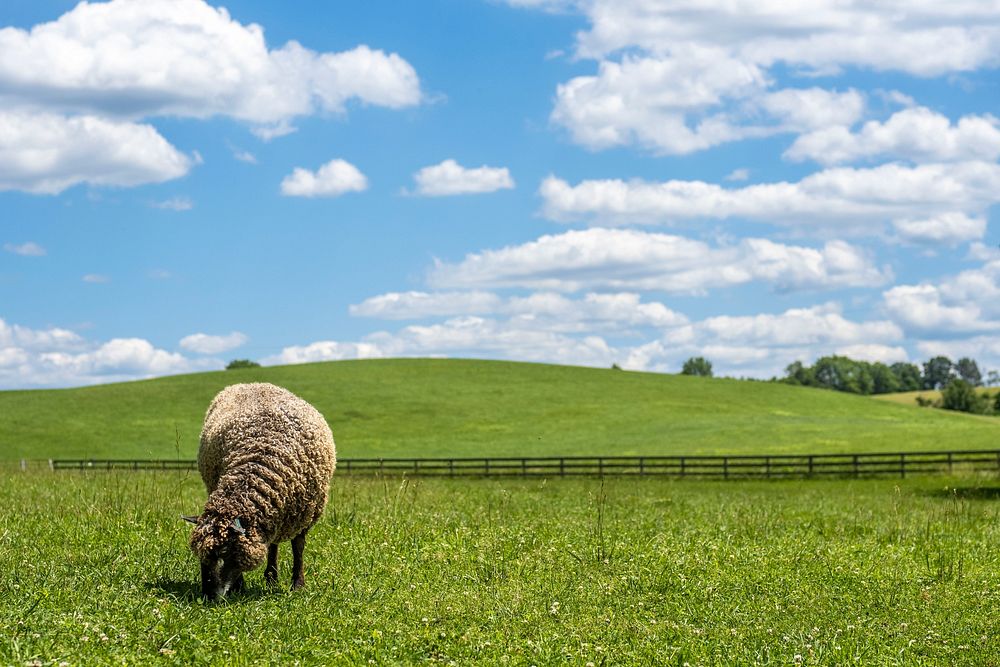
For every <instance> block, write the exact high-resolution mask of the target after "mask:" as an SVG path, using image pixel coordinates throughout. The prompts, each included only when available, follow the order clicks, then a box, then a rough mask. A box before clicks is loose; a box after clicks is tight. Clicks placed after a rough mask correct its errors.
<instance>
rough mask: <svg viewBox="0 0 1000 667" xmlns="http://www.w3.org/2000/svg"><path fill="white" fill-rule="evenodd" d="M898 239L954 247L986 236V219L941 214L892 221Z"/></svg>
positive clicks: (958, 214) (959, 214) (955, 214)
mask: <svg viewBox="0 0 1000 667" xmlns="http://www.w3.org/2000/svg"><path fill="white" fill-rule="evenodd" d="M892 226H893V227H894V228H895V230H896V232H897V233H898V234H899V236H900V238H902V239H903V240H904V241H908V242H910V243H929V244H944V245H948V246H952V247H954V246H956V245H958V244H959V243H963V242H965V241H973V240H975V239H981V238H983V236H985V235H986V218H984V217H970V216H968V215H965V214H964V213H942V214H941V215H937V216H934V217H932V218H922V219H903V220H893V221H892Z"/></svg>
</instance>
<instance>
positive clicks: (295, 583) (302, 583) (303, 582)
mask: <svg viewBox="0 0 1000 667" xmlns="http://www.w3.org/2000/svg"><path fill="white" fill-rule="evenodd" d="M305 585H306V580H305V579H304V578H303V577H299V578H298V579H296V580H295V581H293V582H292V590H293V591H297V590H299V589H300V588H302V587H303V586H305Z"/></svg>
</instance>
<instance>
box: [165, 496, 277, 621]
mask: <svg viewBox="0 0 1000 667" xmlns="http://www.w3.org/2000/svg"><path fill="white" fill-rule="evenodd" d="M183 518H184V519H185V520H186V521H190V522H191V523H193V524H195V525H196V526H197V527H196V528H195V529H194V532H193V533H192V534H191V549H192V550H193V551H194V552H195V554H197V555H198V557H199V559H200V560H201V595H202V597H203V598H204V599H206V600H210V601H211V600H218V599H219V598H223V597H225V596H226V594H227V593H229V592H239V591H240V590H242V588H243V573H244V572H249V571H250V570H253V569H254V568H256V567H258V566H259V565H260V564H261V563H263V562H264V558H265V556H266V555H267V545H265V544H261V543H259V542H258V541H257V540H255V539H254V536H253V534H252V531H250V530H248V529H247V528H245V527H244V525H243V522H241V521H240V520H239V519H238V518H237V519H232V520H220V519H218V518H211V517H206V516H205V515H202V516H201V517H188V516H185V517H183Z"/></svg>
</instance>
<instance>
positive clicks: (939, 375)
mask: <svg viewBox="0 0 1000 667" xmlns="http://www.w3.org/2000/svg"><path fill="white" fill-rule="evenodd" d="M953 369H954V364H952V363H951V359H949V358H948V357H934V358H933V359H928V360H927V361H926V362H924V378H923V384H924V389H940V388H942V387H944V386H945V385H947V384H948V382H949V380H951V379H952V377H954V372H953Z"/></svg>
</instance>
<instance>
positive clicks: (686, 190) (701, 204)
mask: <svg viewBox="0 0 1000 667" xmlns="http://www.w3.org/2000/svg"><path fill="white" fill-rule="evenodd" d="M539 193H540V194H541V196H542V198H543V200H544V204H543V208H542V212H543V214H544V215H545V216H546V217H548V218H550V219H553V220H584V221H589V222H594V223H597V224H609V223H610V224H627V223H646V224H651V223H670V222H677V221H681V220H698V219H727V218H746V219H751V220H758V221H762V222H767V223H772V224H780V225H786V226H795V227H798V228H800V229H801V228H803V227H808V226H813V227H819V228H822V227H826V228H830V229H837V230H840V231H845V232H846V231H849V232H854V233H864V232H868V233H872V232H874V231H878V230H881V229H882V227H883V226H884V223H886V222H888V221H890V220H900V219H907V218H920V217H926V216H928V215H940V214H942V213H955V212H957V213H964V214H966V215H977V214H981V213H982V212H983V211H985V210H986V209H987V208H988V207H989V206H990V205H991V204H993V203H996V202H998V201H1000V165H998V164H996V163H988V162H957V163H951V164H923V165H918V166H915V167H908V166H904V165H901V164H885V165H881V166H878V167H873V168H866V169H860V168H849V167H840V168H835V169H827V170H825V171H820V172H818V173H815V174H811V175H810V176H807V177H805V178H803V179H802V180H800V181H798V182H787V181H783V182H777V183H763V184H758V185H749V186H745V187H738V188H723V187H721V186H719V185H716V184H713V183H706V182H704V181H681V180H671V181H666V182H663V183H649V182H645V181H623V180H618V179H612V180H588V181H582V182H580V183H579V184H577V185H575V186H572V185H570V184H569V183H567V182H566V181H564V180H562V179H559V178H556V177H554V176H550V177H548V178H546V179H545V180H544V181H543V182H542V185H541V188H540V190H539ZM871 223H883V224H882V225H872V224H871Z"/></svg>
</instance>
